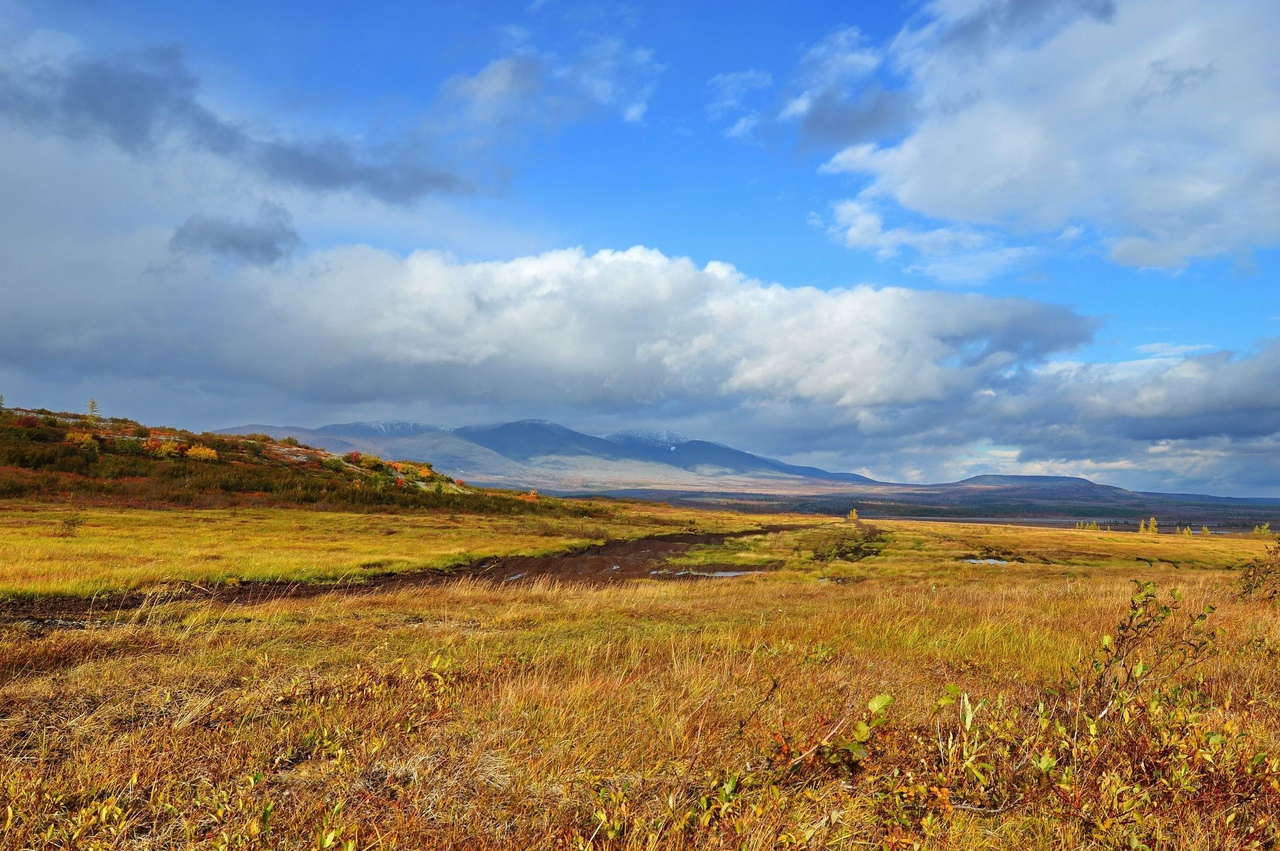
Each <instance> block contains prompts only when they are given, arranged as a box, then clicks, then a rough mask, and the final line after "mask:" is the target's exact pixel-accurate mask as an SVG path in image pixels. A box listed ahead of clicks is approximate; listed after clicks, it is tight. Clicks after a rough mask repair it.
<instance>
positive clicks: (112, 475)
mask: <svg viewBox="0 0 1280 851" xmlns="http://www.w3.org/2000/svg"><path fill="white" fill-rule="evenodd" d="M335 448H337V447H335ZM342 448H345V447H342ZM0 498H9V499H13V498H28V499H32V498H34V499H53V500H75V501H91V502H92V501H98V502H110V503H125V504H133V505H145V506H150V505H154V506H170V505H174V506H194V507H214V506H230V505H299V506H311V507H318V508H347V509H350V508H364V509H390V508H441V509H448V510H450V511H472V512H484V513H494V512H497V513H530V512H534V513H564V512H571V513H582V512H589V511H590V509H589V508H588V507H586V506H583V505H573V506H571V505H568V504H566V503H564V502H562V501H561V500H555V499H540V498H538V497H537V495H536V494H511V493H500V492H494V491H490V490H485V489H482V488H476V487H472V486H468V485H466V484H465V483H464V482H462V481H459V480H457V479H455V478H453V477H450V476H447V475H443V474H441V473H438V472H436V471H435V470H434V469H433V468H432V466H431V464H430V463H429V462H424V461H421V460H416V459H415V460H403V461H390V460H383V459H382V458H381V457H379V456H378V455H376V454H373V453H368V452H361V451H359V450H356V449H350V450H348V451H347V452H346V453H345V454H343V455H341V456H339V455H334V454H331V453H330V452H328V451H325V450H323V449H317V448H314V447H312V446H309V445H307V444H303V443H301V442H299V441H298V440H296V439H294V438H290V437H284V438H282V439H280V440H277V439H275V438H273V437H271V436H270V435H267V434H263V433H250V434H246V435H224V434H210V433H205V434H195V433H193V432H190V431H184V430H181V429H172V428H159V427H148V426H144V425H142V424H140V423H138V422H135V421H133V420H129V419H120V418H97V417H91V416H86V415H82V414H71V413H58V412H54V411H48V410H43V409H41V410H25V409H8V410H0Z"/></svg>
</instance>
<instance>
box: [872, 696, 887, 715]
mask: <svg viewBox="0 0 1280 851" xmlns="http://www.w3.org/2000/svg"><path fill="white" fill-rule="evenodd" d="M892 703H893V695H890V694H877V695H876V696H875V697H873V698H871V700H870V701H868V702H867V709H870V710H871V712H872V714H873V715H879V714H880V713H881V712H883V711H885V710H886V709H888V708H889V706H890V705H891V704H892Z"/></svg>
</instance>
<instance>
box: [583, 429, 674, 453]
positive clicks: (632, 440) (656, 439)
mask: <svg viewBox="0 0 1280 851" xmlns="http://www.w3.org/2000/svg"><path fill="white" fill-rule="evenodd" d="M604 439H605V440H607V441H609V442H610V443H616V444H618V445H619V446H645V447H649V448H653V449H675V448H676V447H677V446H683V445H684V444H686V443H690V442H692V441H693V438H692V437H689V436H688V435H684V434H681V433H680V432H678V431H665V430H662V429H629V430H627V431H615V432H614V433H613V434H606V435H605V436H604Z"/></svg>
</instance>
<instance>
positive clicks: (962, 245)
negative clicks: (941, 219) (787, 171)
mask: <svg viewBox="0 0 1280 851" xmlns="http://www.w3.org/2000/svg"><path fill="white" fill-rule="evenodd" d="M832 214H833V217H834V223H833V225H832V226H831V228H830V230H831V232H832V233H833V234H835V235H836V236H838V237H839V238H840V239H841V241H843V242H844V244H845V245H847V246H848V247H850V248H855V249H859V250H863V251H871V252H874V253H875V255H876V257H877V258H879V259H881V260H889V259H893V258H897V257H898V256H899V255H900V254H901V253H902V251H903V249H907V250H909V251H910V252H912V253H914V254H915V255H916V258H915V259H914V261H913V262H912V263H910V264H909V265H908V266H907V267H906V269H907V271H911V272H921V273H924V274H927V275H929V276H931V277H934V278H938V279H939V280H944V281H952V282H969V283H972V282H983V281H986V280H989V279H991V278H992V277H995V276H996V275H998V274H1001V273H1003V272H1005V271H1007V270H1008V269H1010V268H1012V267H1013V266H1015V265H1017V264H1019V263H1022V262H1024V261H1026V260H1027V259H1028V258H1029V257H1030V256H1031V255H1032V254H1033V253H1034V252H1033V250H1032V249H1030V248H1025V247H1014V246H1004V245H1000V244H999V241H998V239H997V238H996V237H994V236H992V235H991V234H989V233H985V232H982V231H978V230H974V229H973V228H969V227H963V226H962V227H940V228H930V229H920V228H912V227H906V226H900V227H893V228H885V226H884V220H883V219H882V218H881V216H880V214H879V213H877V212H876V211H875V210H874V209H872V207H871V205H870V204H869V203H868V202H867V201H865V200H861V199H858V200H845V201H839V202H837V203H836V204H835V205H833V207H832Z"/></svg>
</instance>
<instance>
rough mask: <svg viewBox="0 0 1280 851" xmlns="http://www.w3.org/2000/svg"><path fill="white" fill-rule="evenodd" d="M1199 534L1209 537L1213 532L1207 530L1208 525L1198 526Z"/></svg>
mask: <svg viewBox="0 0 1280 851" xmlns="http://www.w3.org/2000/svg"><path fill="white" fill-rule="evenodd" d="M1200 534H1201V535H1203V536H1204V537H1206V538H1207V537H1209V536H1210V535H1212V534H1213V533H1212V532H1210V531H1209V527H1208V526H1201V527H1200Z"/></svg>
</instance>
